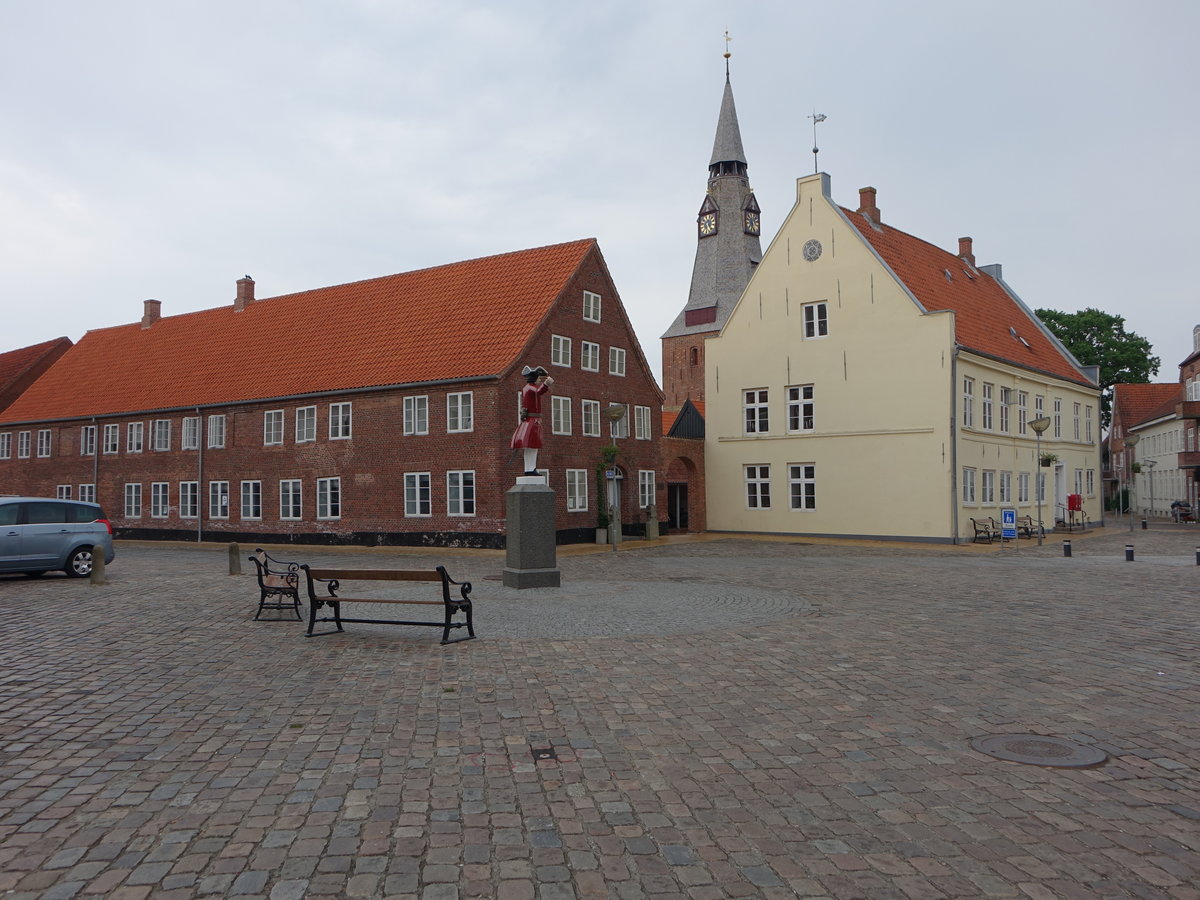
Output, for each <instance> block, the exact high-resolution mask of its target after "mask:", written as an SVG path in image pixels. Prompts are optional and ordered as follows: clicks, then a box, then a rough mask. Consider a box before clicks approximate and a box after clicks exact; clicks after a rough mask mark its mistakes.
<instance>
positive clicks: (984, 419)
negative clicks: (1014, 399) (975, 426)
mask: <svg viewBox="0 0 1200 900" xmlns="http://www.w3.org/2000/svg"><path fill="white" fill-rule="evenodd" d="M995 392H996V386H995V385H994V384H992V383H991V382H990V381H985V382H984V383H983V395H982V396H983V409H982V410H981V412H982V415H981V417H980V423H979V425H980V427H981V428H982V429H983V430H984V431H991V430H992V408H993V400H994V399H995V398H994V396H993V395H994V394H995Z"/></svg>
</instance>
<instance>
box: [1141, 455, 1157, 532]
mask: <svg viewBox="0 0 1200 900" xmlns="http://www.w3.org/2000/svg"><path fill="white" fill-rule="evenodd" d="M1142 465H1143V466H1145V467H1146V468H1147V469H1149V470H1150V471H1149V472H1147V473H1146V475H1147V476H1148V477H1149V479H1150V511H1149V512H1148V513H1147V514H1146V517H1147V519H1148V518H1149V517H1150V516H1152V515H1154V467H1155V466H1157V465H1158V460H1157V459H1148V460H1146V461H1145V462H1144V463H1142Z"/></svg>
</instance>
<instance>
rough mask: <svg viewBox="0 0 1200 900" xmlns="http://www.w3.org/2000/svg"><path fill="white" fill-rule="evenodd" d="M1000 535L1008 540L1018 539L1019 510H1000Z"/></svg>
mask: <svg viewBox="0 0 1200 900" xmlns="http://www.w3.org/2000/svg"><path fill="white" fill-rule="evenodd" d="M1000 537H1002V538H1003V539H1004V540H1006V541H1015V540H1016V539H1017V511H1016V510H1015V509H1002V510H1000Z"/></svg>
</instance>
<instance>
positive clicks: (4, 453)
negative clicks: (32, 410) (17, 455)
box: [0, 431, 12, 459]
mask: <svg viewBox="0 0 1200 900" xmlns="http://www.w3.org/2000/svg"><path fill="white" fill-rule="evenodd" d="M0 459H12V432H11V431H5V432H3V433H0Z"/></svg>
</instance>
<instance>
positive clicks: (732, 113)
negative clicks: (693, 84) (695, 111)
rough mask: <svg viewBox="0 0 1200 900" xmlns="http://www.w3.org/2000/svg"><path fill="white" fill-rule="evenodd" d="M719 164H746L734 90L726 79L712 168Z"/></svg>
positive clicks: (711, 162)
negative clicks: (734, 101) (734, 102)
mask: <svg viewBox="0 0 1200 900" xmlns="http://www.w3.org/2000/svg"><path fill="white" fill-rule="evenodd" d="M719 162H740V163H744V162H746V151H745V150H743V149H742V132H741V129H740V128H738V120H737V109H735V108H734V105H733V88H732V87H731V86H730V84H729V78H728V76H726V78H725V94H724V96H722V97H721V117H720V118H719V119H717V138H716V140H715V141H713V153H712V159H710V160H709V161H708V164H709V165H710V166H711V165H713V164H715V163H719Z"/></svg>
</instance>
